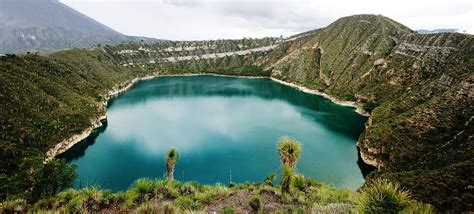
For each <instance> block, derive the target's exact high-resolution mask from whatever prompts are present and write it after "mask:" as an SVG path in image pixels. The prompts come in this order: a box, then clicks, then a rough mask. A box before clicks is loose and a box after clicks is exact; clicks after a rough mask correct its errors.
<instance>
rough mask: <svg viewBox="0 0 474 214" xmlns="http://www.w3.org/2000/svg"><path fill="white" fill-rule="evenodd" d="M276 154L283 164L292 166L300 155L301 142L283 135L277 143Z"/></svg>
mask: <svg viewBox="0 0 474 214" xmlns="http://www.w3.org/2000/svg"><path fill="white" fill-rule="evenodd" d="M278 154H279V155H280V159H281V162H282V163H283V165H288V166H289V167H291V168H293V167H295V165H296V163H297V162H298V160H299V159H300V157H301V144H300V143H299V142H298V141H296V140H293V139H291V138H289V137H283V138H282V139H281V140H280V143H278Z"/></svg>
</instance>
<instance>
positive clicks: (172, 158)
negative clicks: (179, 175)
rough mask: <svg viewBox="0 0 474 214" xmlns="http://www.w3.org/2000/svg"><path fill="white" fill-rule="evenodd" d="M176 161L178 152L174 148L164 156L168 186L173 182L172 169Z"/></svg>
mask: <svg viewBox="0 0 474 214" xmlns="http://www.w3.org/2000/svg"><path fill="white" fill-rule="evenodd" d="M178 159H179V154H178V151H177V150H176V149H175V148H171V149H170V151H169V152H168V154H167V155H166V171H167V176H168V184H171V183H172V182H173V180H174V175H173V174H174V167H175V165H176V161H178Z"/></svg>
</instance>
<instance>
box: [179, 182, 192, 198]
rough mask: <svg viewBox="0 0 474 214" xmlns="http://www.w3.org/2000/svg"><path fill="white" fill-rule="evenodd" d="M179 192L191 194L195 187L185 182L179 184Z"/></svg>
mask: <svg viewBox="0 0 474 214" xmlns="http://www.w3.org/2000/svg"><path fill="white" fill-rule="evenodd" d="M179 192H180V193H181V195H192V194H194V193H195V192H196V189H195V188H194V186H192V185H191V184H188V183H186V184H184V185H183V186H181V188H180V189H179Z"/></svg>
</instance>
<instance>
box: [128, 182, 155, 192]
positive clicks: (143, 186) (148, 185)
mask: <svg viewBox="0 0 474 214" xmlns="http://www.w3.org/2000/svg"><path fill="white" fill-rule="evenodd" d="M154 188H155V182H154V181H153V180H151V179H149V178H140V179H138V180H136V181H135V183H133V186H132V189H133V190H134V191H135V192H137V193H139V194H143V195H145V194H149V193H152V192H153V189H154Z"/></svg>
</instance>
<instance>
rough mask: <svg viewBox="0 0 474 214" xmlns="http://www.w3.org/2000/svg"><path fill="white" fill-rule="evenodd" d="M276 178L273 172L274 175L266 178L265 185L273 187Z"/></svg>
mask: <svg viewBox="0 0 474 214" xmlns="http://www.w3.org/2000/svg"><path fill="white" fill-rule="evenodd" d="M275 176H276V174H275V173H274V172H272V174H270V175H268V176H267V177H266V178H265V181H264V182H265V184H266V185H269V186H273V180H275Z"/></svg>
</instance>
